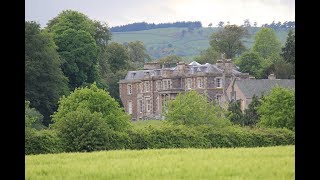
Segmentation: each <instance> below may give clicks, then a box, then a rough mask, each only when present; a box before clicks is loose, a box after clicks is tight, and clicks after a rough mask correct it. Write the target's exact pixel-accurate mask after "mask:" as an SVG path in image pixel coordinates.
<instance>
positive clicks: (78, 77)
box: [47, 10, 109, 89]
mask: <svg viewBox="0 0 320 180" xmlns="http://www.w3.org/2000/svg"><path fill="white" fill-rule="evenodd" d="M47 29H48V30H49V31H50V32H52V33H53V36H54V40H55V43H56V44H57V46H58V47H59V49H58V53H59V55H60V57H61V58H62V60H63V62H64V63H63V66H62V71H63V73H64V74H65V75H66V76H67V77H68V78H69V87H70V88H71V89H74V88H76V87H79V86H82V85H84V84H86V83H92V82H94V81H98V77H99V75H98V71H97V58H98V50H99V49H98V46H97V43H96V42H99V45H103V44H104V43H107V40H108V38H109V36H108V35H107V34H103V33H106V32H107V31H106V28H105V27H103V26H102V25H101V26H100V25H99V23H94V22H93V21H92V20H90V19H89V18H88V17H87V16H86V15H84V14H82V13H79V12H77V11H72V10H65V11H62V12H61V13H60V14H59V15H58V16H57V17H55V18H53V19H52V20H50V21H49V22H48V26H47ZM95 38H97V39H95Z"/></svg>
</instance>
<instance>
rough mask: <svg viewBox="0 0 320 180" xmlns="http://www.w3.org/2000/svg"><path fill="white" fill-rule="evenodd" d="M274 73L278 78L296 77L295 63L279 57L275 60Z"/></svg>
mask: <svg viewBox="0 0 320 180" xmlns="http://www.w3.org/2000/svg"><path fill="white" fill-rule="evenodd" d="M273 68H274V74H275V75H276V77H277V78H278V79H292V78H294V74H295V69H294V65H293V64H291V63H288V62H286V61H284V60H283V59H282V58H279V59H278V60H277V61H276V62H274V66H273Z"/></svg>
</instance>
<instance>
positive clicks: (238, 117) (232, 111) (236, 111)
mask: <svg viewBox="0 0 320 180" xmlns="http://www.w3.org/2000/svg"><path fill="white" fill-rule="evenodd" d="M240 103H241V102H240V100H236V101H232V102H230V104H229V106H228V119H229V120H230V121H231V122H232V123H234V124H239V125H244V121H243V113H242V110H241V105H240Z"/></svg>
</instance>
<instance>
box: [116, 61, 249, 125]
mask: <svg viewBox="0 0 320 180" xmlns="http://www.w3.org/2000/svg"><path fill="white" fill-rule="evenodd" d="M233 79H239V80H240V79H249V74H248V73H241V72H239V71H237V68H236V66H235V65H234V64H233V63H232V62H231V60H230V59H221V60H218V61H217V63H216V64H209V63H206V64H199V63H197V62H195V61H193V62H191V63H190V64H185V63H183V62H180V63H177V64H176V66H174V67H166V66H163V65H162V66H161V65H160V64H159V63H156V62H151V63H146V64H145V65H144V70H139V71H129V72H128V73H127V75H126V77H125V79H122V80H120V81H119V91H120V98H121V101H122V104H123V106H124V108H125V111H126V112H127V113H128V114H130V115H131V117H132V120H139V119H160V118H161V114H162V109H163V106H164V105H165V104H166V103H167V101H168V100H171V99H175V97H176V96H177V95H178V94H179V93H184V92H186V91H190V90H196V91H197V92H199V93H201V94H206V95H207V97H208V99H209V100H210V101H217V102H219V103H221V102H222V98H223V97H226V89H227V87H229V85H230V83H231V82H232V80H233Z"/></svg>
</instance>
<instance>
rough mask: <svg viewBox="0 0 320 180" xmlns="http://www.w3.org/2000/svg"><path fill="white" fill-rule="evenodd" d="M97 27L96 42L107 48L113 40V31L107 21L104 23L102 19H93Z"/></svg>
mask: <svg viewBox="0 0 320 180" xmlns="http://www.w3.org/2000/svg"><path fill="white" fill-rule="evenodd" d="M93 24H94V27H95V33H94V39H95V40H96V44H97V45H98V46H99V47H100V48H102V49H103V50H105V48H106V46H107V45H108V42H109V41H110V40H111V32H110V30H109V27H108V25H107V23H102V22H100V21H93Z"/></svg>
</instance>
